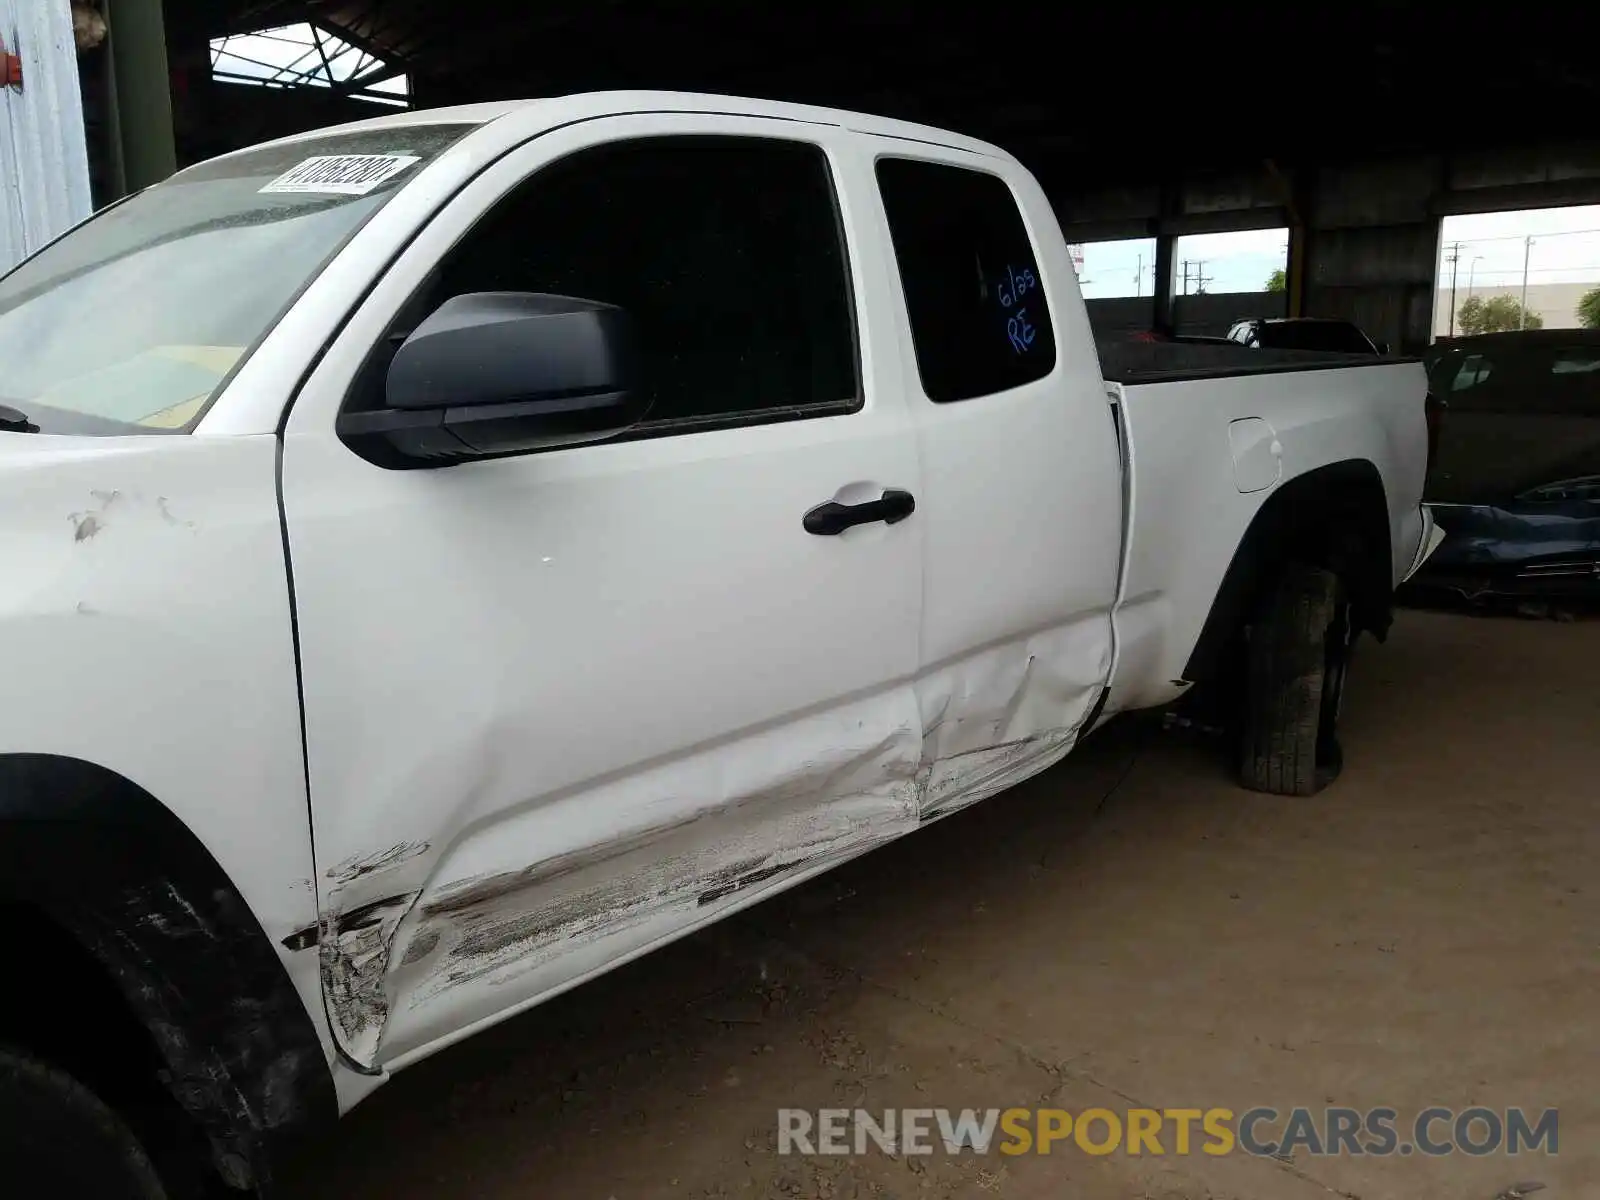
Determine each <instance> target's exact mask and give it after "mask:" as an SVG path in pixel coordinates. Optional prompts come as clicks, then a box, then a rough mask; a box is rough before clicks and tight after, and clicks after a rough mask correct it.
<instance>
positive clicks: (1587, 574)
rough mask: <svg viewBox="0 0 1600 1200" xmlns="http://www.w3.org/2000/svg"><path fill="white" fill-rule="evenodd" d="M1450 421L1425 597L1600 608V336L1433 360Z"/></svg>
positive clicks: (1578, 333) (1435, 387) (1474, 346)
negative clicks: (1597, 603)
mask: <svg viewBox="0 0 1600 1200" xmlns="http://www.w3.org/2000/svg"><path fill="white" fill-rule="evenodd" d="M1425 361H1426V363H1427V367H1428V379H1429V387H1430V390H1431V392H1432V395H1433V396H1434V397H1435V398H1436V399H1438V400H1441V401H1443V403H1444V406H1445V410H1446V412H1447V414H1448V415H1447V417H1446V419H1445V421H1444V425H1443V430H1442V433H1441V436H1440V438H1439V447H1438V453H1437V456H1436V459H1435V461H1434V463H1433V467H1432V470H1431V471H1430V473H1429V477H1428V486H1427V489H1426V492H1425V498H1426V500H1427V501H1428V503H1429V504H1430V505H1431V506H1432V508H1433V511H1434V515H1435V517H1436V519H1437V521H1438V523H1439V526H1440V528H1442V529H1443V530H1444V531H1445V540H1444V542H1443V543H1442V544H1441V545H1440V547H1439V549H1438V551H1437V552H1436V553H1435V554H1434V555H1433V557H1432V558H1431V559H1430V560H1429V561H1428V563H1427V565H1426V567H1425V568H1424V570H1422V571H1421V572H1419V573H1418V576H1417V579H1416V581H1415V585H1416V590H1419V591H1423V592H1443V593H1452V594H1455V595H1458V596H1464V597H1467V598H1469V599H1487V598H1493V597H1501V596H1509V597H1517V598H1523V599H1527V598H1543V599H1558V598H1573V597H1580V596H1582V597H1591V598H1596V599H1600V330H1584V329H1544V330H1528V331H1522V332H1514V333H1490V334H1482V335H1479V336H1477V337H1466V338H1455V339H1452V340H1451V341H1450V342H1448V343H1441V344H1439V345H1437V346H1436V347H1435V348H1433V349H1432V350H1431V351H1430V352H1429V353H1428V354H1427V355H1426V356H1425Z"/></svg>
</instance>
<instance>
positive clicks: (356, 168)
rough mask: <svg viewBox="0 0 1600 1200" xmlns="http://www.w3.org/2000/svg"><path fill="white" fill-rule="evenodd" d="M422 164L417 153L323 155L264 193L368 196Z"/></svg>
mask: <svg viewBox="0 0 1600 1200" xmlns="http://www.w3.org/2000/svg"><path fill="white" fill-rule="evenodd" d="M421 161H422V160H421V159H420V158H418V157H417V156H416V155H414V154H323V155H319V156H318V157H316V158H308V159H306V160H305V162H303V163H300V164H299V165H298V166H294V167H291V168H290V169H289V170H287V171H285V172H284V173H283V174H282V175H279V176H278V177H277V178H276V179H274V180H273V181H272V182H271V183H269V184H267V186H266V187H264V188H262V189H261V190H262V191H263V192H333V193H336V194H338V195H341V196H365V195H366V194H367V193H368V192H370V191H371V190H372V189H373V188H375V187H378V186H379V185H381V184H385V183H387V182H389V180H391V179H393V178H394V177H395V176H396V175H398V174H400V172H401V171H404V170H405V169H406V168H407V167H409V166H411V165H412V164H413V163H419V162H421Z"/></svg>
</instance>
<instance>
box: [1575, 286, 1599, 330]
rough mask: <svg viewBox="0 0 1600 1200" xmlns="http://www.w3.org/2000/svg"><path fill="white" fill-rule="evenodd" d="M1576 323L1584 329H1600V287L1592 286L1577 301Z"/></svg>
mask: <svg viewBox="0 0 1600 1200" xmlns="http://www.w3.org/2000/svg"><path fill="white" fill-rule="evenodd" d="M1578 324H1579V325H1582V326H1583V327H1584V328H1585V329H1600V287H1592V288H1590V289H1589V290H1588V291H1587V292H1585V293H1584V294H1583V299H1582V300H1579V301H1578Z"/></svg>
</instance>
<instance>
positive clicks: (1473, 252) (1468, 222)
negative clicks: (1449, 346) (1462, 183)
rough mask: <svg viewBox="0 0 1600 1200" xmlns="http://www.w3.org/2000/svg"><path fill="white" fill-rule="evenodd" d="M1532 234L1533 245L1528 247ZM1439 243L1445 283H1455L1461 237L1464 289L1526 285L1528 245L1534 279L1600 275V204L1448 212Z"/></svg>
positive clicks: (1459, 281)
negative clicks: (1454, 256)
mask: <svg viewBox="0 0 1600 1200" xmlns="http://www.w3.org/2000/svg"><path fill="white" fill-rule="evenodd" d="M1530 236H1531V237H1532V239H1533V241H1532V244H1531V245H1526V247H1525V239H1526V238H1528V237H1530ZM1439 242H1440V249H1439V258H1440V263H1439V284H1440V286H1441V287H1449V286H1450V271H1451V263H1450V254H1451V252H1452V251H1453V250H1454V249H1455V244H1456V243H1457V242H1459V243H1461V248H1460V259H1459V260H1458V261H1457V262H1456V263H1455V272H1456V287H1457V288H1458V289H1459V290H1470V288H1471V287H1473V286H1476V285H1482V284H1488V285H1490V286H1498V287H1507V286H1513V285H1516V284H1520V283H1521V282H1522V265H1523V253H1524V249H1526V252H1527V263H1528V282H1529V283H1530V284H1533V283H1587V282H1589V281H1590V280H1600V204H1587V205H1583V206H1581V207H1577V208H1545V209H1524V210H1523V211H1521V212H1507V213H1476V214H1473V215H1470V216H1461V217H1446V218H1445V219H1444V231H1443V234H1442V235H1441V237H1440V238H1439Z"/></svg>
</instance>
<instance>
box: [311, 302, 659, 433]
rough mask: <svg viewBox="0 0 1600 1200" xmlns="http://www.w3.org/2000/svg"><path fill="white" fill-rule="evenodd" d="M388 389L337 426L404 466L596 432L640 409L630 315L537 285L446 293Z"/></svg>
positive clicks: (395, 365)
mask: <svg viewBox="0 0 1600 1200" xmlns="http://www.w3.org/2000/svg"><path fill="white" fill-rule="evenodd" d="M384 398H385V401H386V407H384V408H381V409H376V410H373V411H367V412H352V413H345V414H343V415H341V416H340V418H339V422H338V430H339V433H340V436H342V437H344V438H345V439H346V440H347V441H350V442H352V443H353V444H355V445H356V447H357V448H358V449H371V450H376V451H378V453H377V454H376V455H375V457H379V458H388V457H393V456H398V457H399V458H400V459H402V460H405V465H419V464H423V463H431V464H434V465H446V464H448V463H449V462H452V461H461V460H463V459H470V458H477V457H482V456H485V455H491V454H504V453H508V452H513V451H518V450H536V449H544V448H547V447H551V446H566V445H574V444H576V443H580V442H594V441H602V440H604V439H605V438H608V437H613V436H615V435H616V434H618V433H621V432H623V431H625V430H627V429H628V428H630V427H631V426H633V425H636V424H638V423H639V421H640V420H642V419H643V417H644V415H645V411H646V408H647V407H648V402H647V400H646V398H645V396H644V395H643V393H642V391H641V389H640V387H639V370H638V350H637V342H636V339H635V336H634V330H633V323H632V321H631V320H630V318H629V317H628V314H627V313H626V312H624V311H623V310H622V309H620V308H617V307H615V306H613V305H609V304H599V303H596V302H595V301H592V300H580V299H577V298H574V297H571V296H551V295H546V294H543V293H533V292H475V293H471V294H468V295H463V296H456V297H453V298H452V299H450V300H447V301H445V302H444V303H443V304H442V305H440V306H439V308H438V309H436V310H435V311H434V312H433V314H432V315H431V316H429V317H428V318H427V320H425V321H423V322H422V324H420V325H418V326H417V328H416V329H415V330H413V331H412V333H411V335H410V336H409V337H408V338H406V340H405V341H404V342H403V343H402V344H401V346H400V348H399V349H398V350H397V351H395V355H394V358H393V360H392V361H391V362H390V364H389V373H388V378H387V380H386V388H385V397H384Z"/></svg>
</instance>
